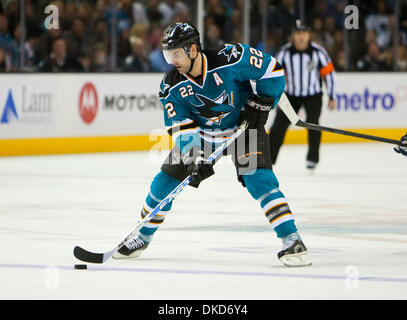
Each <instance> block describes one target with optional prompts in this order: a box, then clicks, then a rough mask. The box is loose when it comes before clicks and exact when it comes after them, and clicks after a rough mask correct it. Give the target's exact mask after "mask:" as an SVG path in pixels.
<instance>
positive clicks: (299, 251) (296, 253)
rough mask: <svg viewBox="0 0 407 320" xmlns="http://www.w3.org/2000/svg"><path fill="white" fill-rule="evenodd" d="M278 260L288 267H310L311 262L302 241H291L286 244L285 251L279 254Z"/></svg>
mask: <svg viewBox="0 0 407 320" xmlns="http://www.w3.org/2000/svg"><path fill="white" fill-rule="evenodd" d="M278 259H280V261H281V262H282V263H283V264H284V265H285V266H286V267H305V266H310V265H311V264H312V263H311V260H310V258H309V256H308V253H307V248H306V247H305V245H304V243H303V242H302V241H301V240H298V239H297V240H291V241H287V243H285V244H284V247H283V250H281V251H280V252H279V253H278Z"/></svg>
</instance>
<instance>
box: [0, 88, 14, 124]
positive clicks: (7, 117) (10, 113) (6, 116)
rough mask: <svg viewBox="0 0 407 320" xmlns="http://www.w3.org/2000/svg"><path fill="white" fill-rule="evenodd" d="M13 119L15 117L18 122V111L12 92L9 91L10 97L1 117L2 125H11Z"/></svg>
mask: <svg viewBox="0 0 407 320" xmlns="http://www.w3.org/2000/svg"><path fill="white" fill-rule="evenodd" d="M11 117H14V118H15V119H17V120H18V115H17V111H16V106H15V104H14V99H13V95H12V94H11V90H9V91H8V96H7V100H6V104H5V106H4V109H3V113H2V115H1V119H0V123H9V122H10V121H11Z"/></svg>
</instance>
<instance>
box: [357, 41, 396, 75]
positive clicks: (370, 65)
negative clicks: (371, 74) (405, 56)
mask: <svg viewBox="0 0 407 320" xmlns="http://www.w3.org/2000/svg"><path fill="white" fill-rule="evenodd" d="M357 69H358V70H359V71H388V70H390V68H389V67H388V65H387V64H386V63H385V61H384V59H383V58H381V56H380V48H379V45H378V44H377V43H376V42H370V43H369V46H368V50H367V54H366V55H365V57H364V58H363V59H360V60H359V61H358V62H357Z"/></svg>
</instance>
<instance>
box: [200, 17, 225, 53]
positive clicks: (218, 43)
mask: <svg viewBox="0 0 407 320" xmlns="http://www.w3.org/2000/svg"><path fill="white" fill-rule="evenodd" d="M224 44H225V42H224V41H223V40H222V39H221V38H220V29H219V27H218V26H217V25H216V24H214V23H212V24H210V25H208V26H207V28H206V39H205V49H216V48H221V47H223V45H224Z"/></svg>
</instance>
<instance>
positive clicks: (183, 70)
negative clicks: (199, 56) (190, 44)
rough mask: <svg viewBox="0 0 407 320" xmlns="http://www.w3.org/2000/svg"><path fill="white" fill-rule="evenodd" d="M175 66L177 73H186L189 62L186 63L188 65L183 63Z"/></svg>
mask: <svg viewBox="0 0 407 320" xmlns="http://www.w3.org/2000/svg"><path fill="white" fill-rule="evenodd" d="M176 68H177V70H178V72H179V73H181V74H186V73H188V72H189V69H190V64H188V65H183V66H178V67H176Z"/></svg>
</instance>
